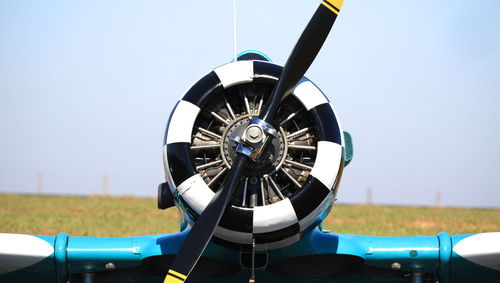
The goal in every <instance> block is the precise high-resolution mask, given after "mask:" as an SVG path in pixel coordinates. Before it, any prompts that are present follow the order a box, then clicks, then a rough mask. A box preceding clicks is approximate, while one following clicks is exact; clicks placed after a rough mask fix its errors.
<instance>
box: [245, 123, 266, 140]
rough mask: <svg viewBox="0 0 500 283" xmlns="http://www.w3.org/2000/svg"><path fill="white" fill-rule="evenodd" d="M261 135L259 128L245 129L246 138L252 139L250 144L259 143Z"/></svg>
mask: <svg viewBox="0 0 500 283" xmlns="http://www.w3.org/2000/svg"><path fill="white" fill-rule="evenodd" d="M262 134H263V132H262V129H261V128H260V127H259V126H250V127H248V129H247V136H248V137H249V138H250V139H252V142H259V141H260V139H261V137H262Z"/></svg>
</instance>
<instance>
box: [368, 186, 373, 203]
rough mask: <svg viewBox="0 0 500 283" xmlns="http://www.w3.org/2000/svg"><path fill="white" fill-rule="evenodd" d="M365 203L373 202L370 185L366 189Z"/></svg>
mask: <svg viewBox="0 0 500 283" xmlns="http://www.w3.org/2000/svg"><path fill="white" fill-rule="evenodd" d="M366 204H368V205H372V204H373V190H372V187H368V188H367V189H366Z"/></svg>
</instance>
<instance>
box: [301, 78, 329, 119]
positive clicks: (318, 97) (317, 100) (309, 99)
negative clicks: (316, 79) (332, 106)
mask: <svg viewBox="0 0 500 283" xmlns="http://www.w3.org/2000/svg"><path fill="white" fill-rule="evenodd" d="M293 95H295V97H297V99H298V100H300V102H301V103H302V105H304V107H305V108H306V109H307V111H309V110H311V109H312V108H314V107H316V106H318V105H320V104H324V103H328V99H327V98H326V96H325V95H324V94H323V92H321V90H320V89H319V88H318V87H317V86H316V85H315V84H313V82H311V81H310V80H309V79H308V78H306V77H303V78H302V79H300V81H299V83H298V84H297V86H296V87H295V89H294V90H293Z"/></svg>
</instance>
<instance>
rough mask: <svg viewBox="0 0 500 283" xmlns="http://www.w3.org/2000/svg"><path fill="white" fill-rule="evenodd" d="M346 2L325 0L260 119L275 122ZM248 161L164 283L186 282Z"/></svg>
mask: <svg viewBox="0 0 500 283" xmlns="http://www.w3.org/2000/svg"><path fill="white" fill-rule="evenodd" d="M343 2H344V1H343V0H324V1H323V2H321V5H320V6H319V8H318V9H317V10H316V12H315V13H314V15H313V17H312V19H311V20H310V21H309V23H308V24H307V26H306V28H305V30H304V31H303V32H302V35H301V36H300V38H299V40H298V42H297V44H296V45H295V47H294V49H293V50H292V53H291V54H290V56H289V57H288V60H287V62H286V64H285V67H284V68H283V72H282V74H281V77H280V79H279V81H278V84H277V86H276V87H275V88H274V90H273V93H272V94H271V97H270V98H269V101H268V103H267V105H266V106H265V108H264V110H263V111H262V112H261V115H260V116H259V118H261V119H262V120H264V121H269V122H272V120H273V118H274V115H275V114H276V110H277V108H278V105H279V102H280V101H281V97H283V96H284V95H285V94H287V93H289V92H290V91H291V90H292V89H293V88H294V87H295V85H296V84H297V83H298V82H299V80H300V79H301V78H302V77H303V76H304V74H305V72H306V71H307V69H308V68H309V66H310V65H311V63H312V62H313V61H314V58H316V55H317V54H318V52H319V50H320V49H321V47H322V46H323V43H324V42H325V40H326V37H327V36H328V33H329V32H330V29H331V28H332V26H333V23H334V22H335V19H336V18H337V15H338V13H339V11H340V8H341V7H342V3H343ZM247 163H248V157H246V156H244V155H242V154H238V155H237V156H236V158H235V160H234V163H233V165H232V167H231V170H229V173H228V175H227V177H226V180H225V181H224V185H223V186H222V188H221V189H220V190H219V191H218V192H217V193H216V194H215V196H214V198H213V199H212V201H211V202H210V203H209V204H208V206H207V207H206V208H205V210H204V211H203V213H202V214H201V215H200V217H199V218H198V220H197V221H196V223H195V225H194V226H193V228H192V229H191V231H190V232H189V235H188V236H187V237H186V239H185V240H184V243H183V244H182V246H181V248H180V250H179V252H178V253H177V255H176V257H175V259H174V262H173V263H172V265H171V267H170V270H169V271H168V274H167V277H166V278H165V282H167V283H168V282H183V281H184V280H186V278H187V277H188V276H189V273H191V271H192V270H193V268H194V266H195V265H196V263H197V262H198V259H199V258H200V256H201V255H202V254H203V251H204V250H205V248H206V246H207V244H208V242H209V241H210V239H211V238H212V235H213V234H214V231H215V228H216V227H217V225H218V223H219V221H220V219H221V217H222V214H223V213H224V211H225V209H226V207H227V204H228V203H229V200H230V198H231V195H232V194H233V192H234V190H235V189H236V187H237V186H238V184H239V182H240V181H241V177H242V174H243V171H244V170H245V168H246V165H247Z"/></svg>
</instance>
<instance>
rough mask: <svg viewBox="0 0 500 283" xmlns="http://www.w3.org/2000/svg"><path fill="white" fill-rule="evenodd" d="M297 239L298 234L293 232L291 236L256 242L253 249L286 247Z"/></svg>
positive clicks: (262, 249)
mask: <svg viewBox="0 0 500 283" xmlns="http://www.w3.org/2000/svg"><path fill="white" fill-rule="evenodd" d="M298 240H300V234H295V235H293V236H291V237H288V238H286V239H283V240H280V241H276V242H272V243H267V244H257V245H255V250H257V251H268V250H275V249H280V248H283V247H287V246H289V245H291V244H293V243H295V242H297V241H298Z"/></svg>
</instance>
